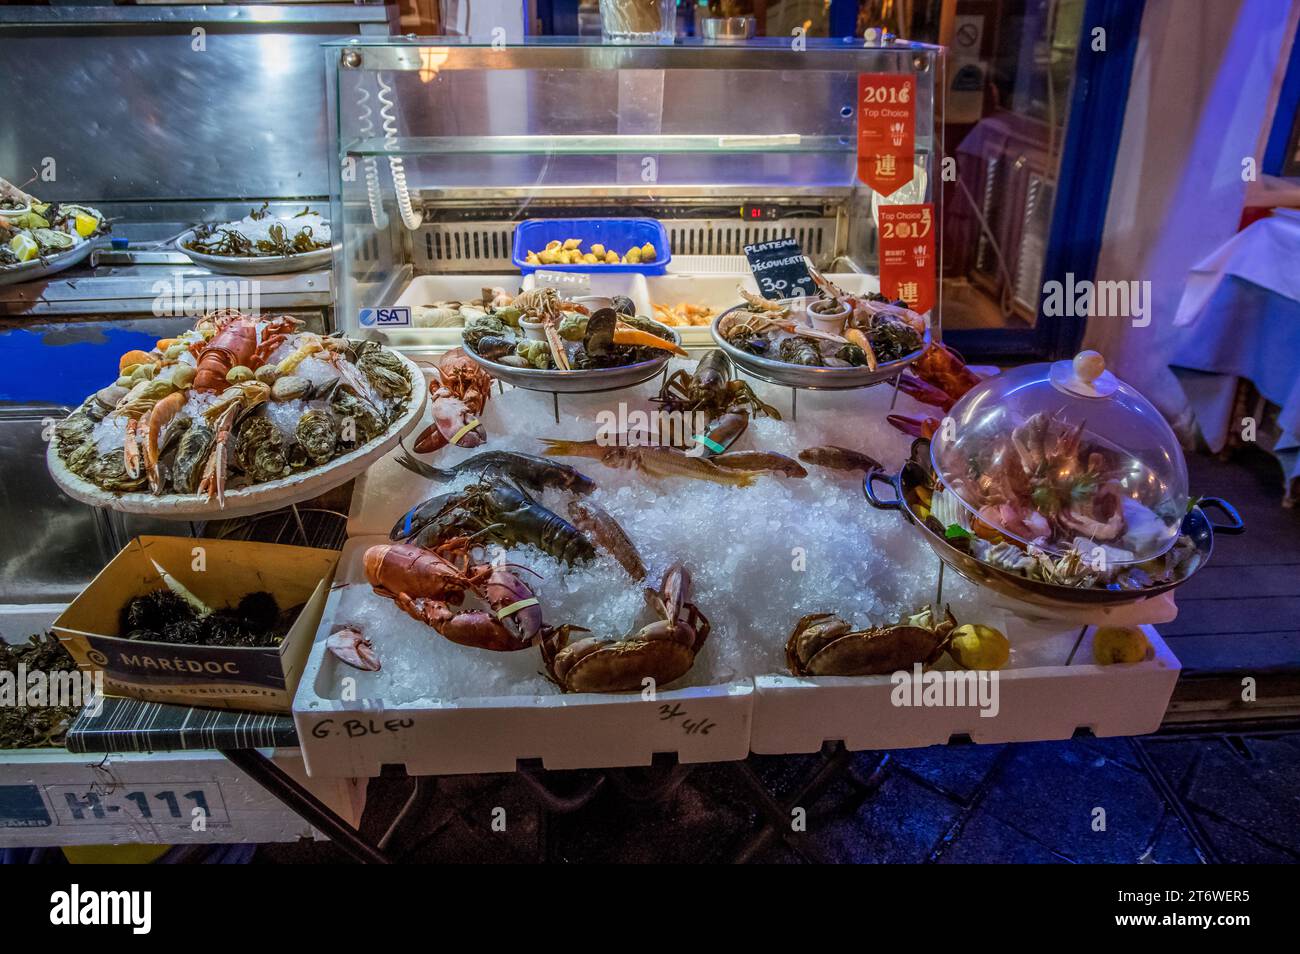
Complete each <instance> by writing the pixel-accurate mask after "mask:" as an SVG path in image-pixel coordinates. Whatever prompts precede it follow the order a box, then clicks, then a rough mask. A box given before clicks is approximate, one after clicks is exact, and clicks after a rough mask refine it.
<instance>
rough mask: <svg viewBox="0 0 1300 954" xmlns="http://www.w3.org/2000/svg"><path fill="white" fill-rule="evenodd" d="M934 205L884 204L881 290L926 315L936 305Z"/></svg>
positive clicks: (891, 298) (882, 207)
mask: <svg viewBox="0 0 1300 954" xmlns="http://www.w3.org/2000/svg"><path fill="white" fill-rule="evenodd" d="M935 273H936V269H935V263H934V206H933V205H931V204H930V203H928V202H927V203H925V204H924V205H882V206H880V293H881V294H882V295H885V296H886V297H888V298H889V300H890V301H897V300H898V299H902V300H903V301H905V302H907V307H908V308H911V309H912V311H914V312H916V313H918V314H921V315H924V314H925V313H926V312H927V311H929V310H930V309H931V308H933V307H934V278H935Z"/></svg>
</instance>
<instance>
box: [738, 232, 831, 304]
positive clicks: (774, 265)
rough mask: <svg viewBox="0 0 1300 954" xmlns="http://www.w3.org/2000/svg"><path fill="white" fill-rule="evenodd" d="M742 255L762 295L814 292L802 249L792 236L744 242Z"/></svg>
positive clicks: (792, 296) (797, 295) (802, 294)
mask: <svg viewBox="0 0 1300 954" xmlns="http://www.w3.org/2000/svg"><path fill="white" fill-rule="evenodd" d="M745 257H746V258H747V259H749V268H750V270H751V271H752V272H753V273H754V280H755V281H756V282H758V290H759V292H761V293H762V295H763V297H764V298H770V299H774V300H775V299H779V298H799V297H802V296H804V295H812V294H814V293H815V292H816V286H815V285H814V284H813V279H812V275H811V274H810V273H809V271H808V263H807V262H806V261H805V260H804V257H803V249H801V248H800V247H799V243H798V242H797V241H796V240H795V239H792V238H784V239H777V240H776V241H774V242H761V243H759V244H757V245H746V246H745Z"/></svg>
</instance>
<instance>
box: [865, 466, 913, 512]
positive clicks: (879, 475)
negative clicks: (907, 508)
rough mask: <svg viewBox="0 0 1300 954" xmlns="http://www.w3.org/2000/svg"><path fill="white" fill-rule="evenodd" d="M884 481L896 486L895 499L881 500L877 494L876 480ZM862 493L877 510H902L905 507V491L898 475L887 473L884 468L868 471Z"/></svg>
mask: <svg viewBox="0 0 1300 954" xmlns="http://www.w3.org/2000/svg"><path fill="white" fill-rule="evenodd" d="M877 480H880V481H883V482H885V483H886V484H888V485H889V486H890V487H893V488H894V499H893V500H881V499H880V498H879V497H877V496H876V488H875V486H874V485H875V482H876V481H877ZM862 494H863V496H865V497H866V498H867V502H868V503H869V504H871V506H873V507H875V508H876V509H877V510H902V509H903V492H902V490H900V489H899V487H898V475H897V474H893V475H890V474H886V473H885V472H884V471H883V470H872V471H868V473H867V476H865V477H863V478H862Z"/></svg>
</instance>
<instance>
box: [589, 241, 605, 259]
mask: <svg viewBox="0 0 1300 954" xmlns="http://www.w3.org/2000/svg"><path fill="white" fill-rule="evenodd" d="M591 254H592V255H595V256H596V257H597V258H604V257H605V246H603V245H601V244H600V243H599V242H593V243H592V245H591Z"/></svg>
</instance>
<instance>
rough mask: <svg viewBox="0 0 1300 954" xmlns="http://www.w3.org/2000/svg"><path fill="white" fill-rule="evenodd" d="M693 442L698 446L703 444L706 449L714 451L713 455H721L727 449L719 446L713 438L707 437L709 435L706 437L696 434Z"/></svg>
mask: <svg viewBox="0 0 1300 954" xmlns="http://www.w3.org/2000/svg"><path fill="white" fill-rule="evenodd" d="M692 440H694V441H695V443H697V444H703V445H704V446H705V447H707V448H708V449H709V450H711V451H713V453H715V454H721V453H722V452H723V451H725V450H726V448H725V447H723V446H722V445H721V444H719V443H718V442H717V441H715V440H714V439H713V438H711V437H709V436H707V435H705V434H696V435H695V437H693V438H692Z"/></svg>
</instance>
